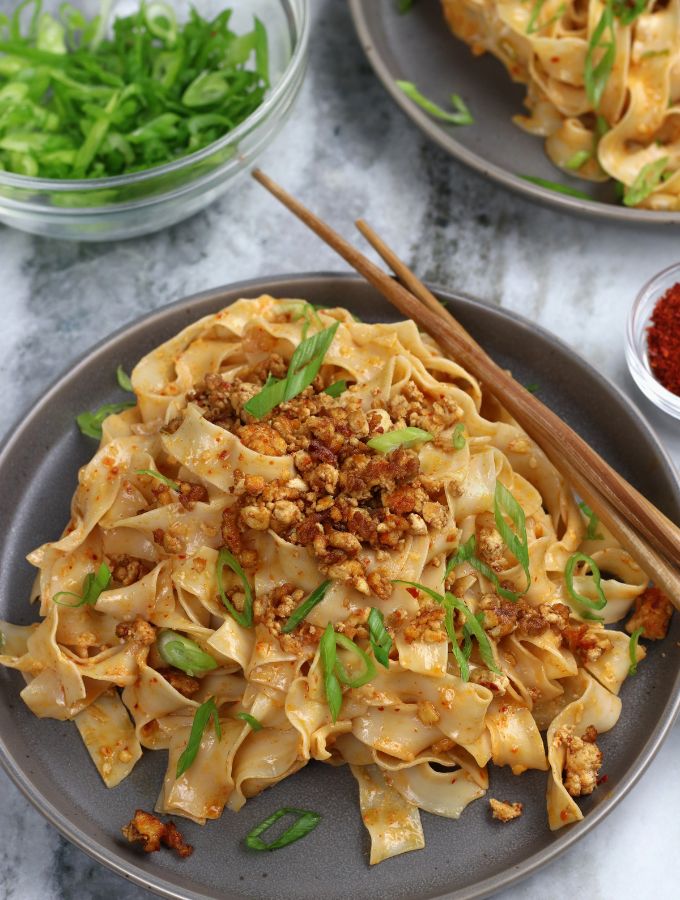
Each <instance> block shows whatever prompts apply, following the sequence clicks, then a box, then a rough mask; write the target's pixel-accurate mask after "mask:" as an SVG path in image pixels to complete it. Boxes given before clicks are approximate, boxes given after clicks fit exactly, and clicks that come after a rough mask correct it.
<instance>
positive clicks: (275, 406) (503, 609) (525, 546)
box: [0, 296, 670, 863]
mask: <svg viewBox="0 0 680 900" xmlns="http://www.w3.org/2000/svg"><path fill="white" fill-rule="evenodd" d="M132 388H133V389H134V393H135V394H136V400H137V403H136V405H135V406H134V407H132V408H129V409H124V410H123V411H121V412H118V413H115V414H112V415H109V416H108V417H106V418H103V424H102V425H101V431H102V436H101V443H100V447H99V450H98V451H97V453H96V454H95V456H94V457H93V459H92V460H91V462H89V463H88V464H87V465H86V466H84V467H83V468H82V469H81V471H80V474H79V484H78V488H77V490H76V493H75V495H74V498H73V502H72V510H71V519H70V521H69V523H68V525H67V527H66V529H65V531H64V533H63V536H62V537H61V538H60V539H59V540H57V541H55V542H54V543H49V544H45V545H43V546H42V547H39V548H38V549H37V550H34V551H33V552H32V553H31V554H30V555H29V560H30V562H31V563H32V564H33V565H34V566H36V567H37V568H38V570H39V576H38V581H37V588H36V590H35V594H36V595H39V609H40V616H41V621H40V623H39V624H34V625H29V626H15V625H11V624H9V623H0V629H1V631H2V635H3V641H2V647H1V648H0V652H1V653H2V655H1V656H0V662H1V663H2V664H4V665H6V666H10V667H12V668H15V669H18V670H20V671H21V672H22V673H23V675H24V677H25V679H26V682H27V685H26V687H25V688H24V689H23V691H22V693H21V696H22V698H23V700H24V702H25V703H26V704H27V706H28V707H29V708H30V709H31V710H32V711H33V712H34V713H35V714H36V715H37V716H41V717H52V718H56V719H59V720H73V721H74V722H75V724H76V726H77V728H78V730H79V732H80V735H81V737H82V739H83V741H84V743H85V746H86V747H87V750H88V752H89V753H90V756H91V757H92V760H93V762H94V764H95V765H96V767H97V769H98V770H99V772H100V774H101V777H102V779H103V780H104V782H105V784H106V785H107V786H108V787H115V786H116V785H117V784H119V783H120V782H121V780H122V779H124V778H125V777H126V776H127V775H129V773H130V772H131V770H132V769H133V767H134V765H135V763H136V762H137V761H138V760H139V758H140V756H141V753H142V748H146V749H149V750H163V751H166V752H167V755H168V768H167V774H166V777H165V780H164V783H163V785H162V787H161V790H160V795H159V798H158V802H157V806H156V810H157V811H158V812H161V813H168V814H172V815H180V816H185V817H187V818H189V819H192V820H193V821H195V822H198V823H201V824H203V823H205V822H206V821H207V820H208V819H216V818H218V817H219V816H220V815H221V814H222V811H223V809H224V807H225V806H226V807H228V808H229V809H230V810H233V811H236V810H238V809H240V808H241V807H242V806H243V804H244V803H245V802H246V800H247V799H248V798H249V797H253V796H255V795H257V794H259V793H260V792H261V791H262V790H264V789H265V788H266V787H269V786H270V785H273V784H276V783H277V782H278V781H280V780H281V779H283V778H286V777H288V776H291V775H293V774H294V773H295V772H296V771H297V770H298V769H300V768H301V767H302V766H304V765H306V764H307V762H309V760H310V759H316V760H321V761H324V762H328V763H330V764H331V765H341V764H345V763H347V764H349V765H350V767H351V771H352V773H353V774H354V776H355V778H356V780H357V782H358V795H359V802H360V805H361V812H362V817H363V821H364V823H365V825H366V827H367V829H368V831H369V833H370V836H371V862H372V863H375V862H380V861H381V860H383V859H385V858H387V857H390V856H394V855H396V854H398V853H402V852H405V851H407V850H413V849H417V848H420V847H423V846H424V837H423V831H422V827H421V821H420V812H419V810H426V811H428V812H431V813H434V814H436V815H440V816H446V817H449V818H452V819H456V818H458V817H459V816H460V815H461V813H462V812H463V810H464V809H465V807H466V806H467V805H468V804H469V803H471V802H472V801H474V800H476V799H479V798H481V797H483V796H484V795H485V793H486V792H487V789H488V772H487V766H488V764H489V763H493V764H495V765H497V766H506V765H507V766H510V767H511V769H512V771H513V773H515V774H521V773H522V772H524V771H526V770H527V769H539V770H541V771H544V772H545V773H546V784H547V811H548V824H549V826H550V828H552V829H557V828H560V827H562V826H563V825H566V824H569V823H570V822H574V821H576V820H578V819H581V818H582V817H583V814H582V812H581V810H580V809H579V806H578V803H577V802H576V801H577V799H578V797H580V796H582V795H586V794H590V793H591V792H592V791H593V790H594V789H595V787H596V785H597V779H598V770H599V767H600V764H601V761H602V757H601V753H600V750H599V748H598V747H597V743H596V738H597V735H598V734H599V733H601V732H604V731H608V730H609V729H611V728H612V727H613V726H614V725H615V724H616V721H617V719H618V717H619V713H620V710H621V700H620V699H619V697H618V694H619V690H620V688H621V685H622V683H623V681H624V680H625V678H626V677H627V675H628V674H629V671H631V669H633V670H634V667H635V665H637V662H638V660H640V659H642V658H643V657H644V655H645V651H644V649H643V648H642V647H641V646H640V645H639V642H638V639H639V636H640V627H645V633H644V637H646V638H654V637H662V636H663V633H664V632H665V628H666V627H667V624H668V618H669V617H670V612H669V611H668V610H667V605H666V602H665V599H664V598H662V597H661V598H659V596H658V592H655V591H650V590H649V589H648V582H649V579H648V577H647V575H646V574H645V573H644V572H643V571H642V570H641V569H640V567H639V566H638V565H637V564H636V562H635V561H634V560H633V559H631V557H630V556H629V554H628V553H626V552H625V551H624V550H622V549H621V548H620V547H619V546H618V545H617V544H616V542H615V541H614V540H613V538H612V536H611V535H610V534H609V533H608V531H607V529H606V528H604V527H603V526H602V524H601V523H599V522H598V521H597V519H596V517H595V516H594V515H593V514H592V513H591V511H590V510H588V509H587V507H583V505H582V504H581V508H579V504H578V503H577V500H576V499H575V498H574V495H573V493H572V491H571V489H570V488H569V485H568V484H567V483H566V482H565V480H564V478H563V477H562V476H561V475H560V474H559V473H558V472H557V471H556V469H555V468H554V467H553V466H552V465H551V463H550V462H549V460H548V459H547V458H546V456H545V455H544V454H543V452H542V451H541V450H540V448H539V447H537V446H536V444H535V443H533V442H532V441H531V440H530V439H529V438H528V437H527V435H526V434H525V433H524V432H523V431H522V430H521V429H520V428H519V427H518V426H517V424H516V423H515V422H514V421H513V420H512V419H511V418H510V417H509V416H508V414H507V413H506V412H505V411H504V409H503V408H502V406H501V405H500V404H499V402H498V400H497V399H495V398H494V397H493V395H492V394H490V393H489V392H488V391H487V390H486V389H484V388H483V387H482V386H481V385H480V384H479V383H478V382H477V381H476V380H475V379H474V378H473V377H472V376H471V375H470V374H469V373H468V372H466V371H465V369H463V368H462V367H461V366H459V365H457V364H456V363H455V362H453V361H451V360H449V359H446V358H444V357H443V356H442V354H441V352H440V351H439V349H438V347H437V345H436V344H435V342H434V341H433V340H432V339H431V338H430V337H428V336H427V335H424V334H421V333H420V332H419V331H418V329H417V327H416V325H415V324H414V323H413V322H410V321H406V322H399V323H396V324H394V323H390V324H384V325H383V324H377V325H376V324H364V323H362V322H359V321H357V320H356V319H355V318H354V317H353V316H352V315H351V314H350V313H349V312H347V311H346V310H343V309H341V308H337V309H325V308H317V307H312V306H311V305H310V304H308V303H306V302H305V301H301V300H275V299H273V298H271V297H268V296H263V297H260V298H259V299H257V300H240V301H238V302H236V303H234V304H233V305H232V306H230V307H228V308H227V309H224V310H222V311H221V312H218V313H217V314H215V315H211V316H208V317H206V318H204V319H201V320H200V321H198V322H196V323H195V324H192V325H190V326H189V327H188V328H185V329H184V330H183V331H182V332H181V333H180V334H179V335H177V336H176V337H174V338H173V339H171V340H170V341H168V342H166V343H165V344H163V345H161V346H160V347H159V348H158V349H156V350H154V351H153V352H151V353H150V354H148V355H147V356H146V357H144V358H143V359H142V360H141V361H140V362H139V364H138V365H137V366H136V368H135V369H134V371H133V373H132ZM95 418H96V417H95ZM97 427H98V426H97V425H96V423H95V426H94V433H96V428H97ZM633 604H635V605H636V613H635V615H634V617H633V619H632V620H631V622H630V623H629V626H630V627H629V630H630V631H634V634H633V636H632V637H629V635H628V634H626V633H624V631H622V630H616V629H609V628H605V625H610V624H612V623H615V622H618V621H620V620H621V619H623V618H624V617H625V616H626V615H627V613H628V612H629V610H630V609H631V606H632V605H633ZM650 610H652V612H653V613H654V615H655V616H656V619H654V622H653V621H652V618H650V616H651V613H650ZM655 623H656V626H657V628H656V631H655V630H654V627H652V626H653V625H654V624H655ZM635 626H640V627H635ZM542 734H545V735H546V737H545V739H544V737H543V736H542ZM546 742H547V744H546ZM546 747H547V749H546ZM329 777H332V774H331V773H329ZM507 799H510V798H501V800H507ZM537 799H538V798H537ZM494 802H495V803H496V807H495V808H494V811H495V812H496V811H497V810H498V809H500V810H501V812H500V813H499V815H498V817H502V811H503V808H505V806H506V804H504V803H503V802H501V803H500V804H499V803H497V802H496V798H494ZM515 806H518V805H517V804H515ZM519 811H521V808H520V810H519ZM319 812H320V813H321V814H323V812H324V811H323V809H321V810H319ZM515 814H517V811H516V810H515ZM311 827H313V825H312V826H311ZM253 840H255V839H253Z"/></svg>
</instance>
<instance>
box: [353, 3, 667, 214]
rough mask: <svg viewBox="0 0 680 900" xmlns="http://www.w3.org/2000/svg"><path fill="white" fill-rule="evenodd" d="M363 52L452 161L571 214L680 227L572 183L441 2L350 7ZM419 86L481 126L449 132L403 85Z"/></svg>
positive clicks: (493, 65) (594, 187) (503, 80)
mask: <svg viewBox="0 0 680 900" xmlns="http://www.w3.org/2000/svg"><path fill="white" fill-rule="evenodd" d="M349 5H350V10H351V13H352V18H353V19H354V24H355V26H356V30H357V34H358V36H359V40H360V41H361V45H362V47H363V49H364V52H365V53H366V56H367V57H368V59H369V62H370V63H371V65H372V66H373V68H374V70H375V72H376V74H377V75H378V77H379V78H380V80H381V81H382V83H383V84H384V86H385V88H386V89H387V90H388V92H389V93H390V94H391V96H392V98H393V99H394V100H395V101H396V102H397V103H398V104H399V106H400V107H401V108H402V109H403V110H404V112H405V113H406V115H407V116H408V117H409V118H410V119H411V120H412V121H413V122H415V124H416V125H417V126H418V127H419V128H420V129H421V131H423V132H425V134H426V135H427V136H428V137H430V138H431V139H432V140H433V141H436V143H438V144H439V145H440V146H441V147H443V148H444V150H446V151H447V152H448V153H450V154H451V156H453V157H455V158H456V159H459V160H460V161H461V162H464V163H466V165H468V166H471V167H472V168H473V169H476V170H477V171H478V172H480V173H481V174H482V175H484V176H486V177H487V178H492V179H494V180H495V181H497V182H499V183H500V184H503V185H504V186H505V187H509V188H512V189H513V190H515V191H518V192H519V193H521V194H524V195H526V196H527V197H531V198H532V199H534V200H539V201H540V202H542V203H545V204H549V205H550V206H554V207H556V208H558V209H561V210H563V211H565V212H576V213H580V214H582V215H586V216H589V217H592V218H603V219H612V220H614V221H618V222H627V223H629V224H638V225H642V224H644V225H664V224H665V225H668V224H678V223H680V212H653V211H652V210H645V209H629V208H628V207H625V206H622V205H621V204H620V203H619V201H618V200H617V198H616V194H615V191H614V183H613V182H609V183H606V184H594V183H592V182H589V181H583V180H582V179H580V178H570V177H569V176H568V175H566V174H565V173H563V172H561V171H560V170H559V169H557V168H556V167H555V166H553V165H552V163H551V162H550V160H549V159H548V157H547V156H546V155H545V151H544V149H543V139H542V138H539V137H535V136H534V135H531V134H527V132H525V131H522V129H521V128H519V127H518V126H517V125H515V124H513V122H512V116H514V115H517V114H521V113H523V112H525V111H526V110H525V108H524V106H523V99H524V94H525V87H524V85H521V84H514V83H513V82H512V81H511V80H510V76H509V75H508V73H507V72H506V70H505V66H503V65H502V64H501V63H500V62H499V61H498V60H497V59H495V58H494V57H492V56H491V55H490V54H488V53H487V54H485V55H484V56H473V55H472V52H471V51H470V48H469V47H468V46H467V44H464V43H463V42H462V41H459V40H458V38H456V37H454V35H453V34H452V33H451V31H450V30H449V28H448V26H447V24H446V22H445V20H444V15H443V13H442V8H441V3H440V2H439V0H416V2H415V3H414V5H413V7H412V8H411V10H410V11H409V12H408V13H407V14H405V15H401V14H400V13H399V12H398V10H397V2H396V0H350V3H349ZM397 80H404V81H412V82H414V83H415V84H416V85H417V87H418V88H419V90H421V91H422V93H423V94H425V96H426V97H429V98H430V99H431V100H434V101H435V102H436V103H438V104H440V105H441V106H443V107H444V108H448V106H449V97H450V96H451V94H452V93H457V94H460V95H461V96H462V97H463V99H464V100H465V102H466V103H467V104H468V106H469V107H470V110H471V112H472V114H473V116H474V120H475V121H474V124H473V125H466V126H455V125H447V124H446V123H445V122H439V121H437V120H436V119H433V118H432V116H429V115H428V114H427V113H426V112H424V111H423V110H422V109H420V107H418V106H417V105H416V104H415V103H413V102H412V101H411V100H409V99H408V98H407V97H406V96H405V94H404V93H403V92H402V91H401V90H400V89H399V88H398V87H397V86H396V84H395V82H396V81H397ZM522 175H532V176H535V177H539V178H543V179H546V180H548V181H554V182H558V183H561V184H564V185H568V186H569V187H572V188H575V189H577V190H579V191H582V192H583V193H585V194H588V195H589V197H591V198H592V199H590V200H584V199H581V198H578V197H570V196H567V195H565V194H560V193H558V192H556V191H553V190H550V189H549V188H545V187H540V186H538V185H535V184H532V183H531V182H529V181H525V180H524V179H523V178H522Z"/></svg>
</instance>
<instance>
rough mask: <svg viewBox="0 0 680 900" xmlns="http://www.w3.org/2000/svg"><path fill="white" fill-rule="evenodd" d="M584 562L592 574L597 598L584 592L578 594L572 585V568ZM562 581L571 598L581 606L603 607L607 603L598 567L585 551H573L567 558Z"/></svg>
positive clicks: (590, 607)
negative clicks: (587, 595) (594, 598)
mask: <svg viewBox="0 0 680 900" xmlns="http://www.w3.org/2000/svg"><path fill="white" fill-rule="evenodd" d="M580 562H582V563H585V564H586V565H587V566H588V568H589V569H590V571H591V572H592V575H593V585H594V587H595V593H596V594H597V600H591V599H590V597H586V596H585V595H584V594H579V592H578V591H577V590H576V588H575V587H574V568H575V567H576V565H577V564H578V563H580ZM564 581H565V583H566V585H567V591H568V593H569V596H570V597H571V599H572V600H575V601H576V603H579V604H580V605H581V606H585V607H587V608H588V609H597V610H599V609H604V608H605V606H606V605H607V598H606V596H605V593H604V591H603V590H602V580H601V576H600V569H599V568H598V565H597V563H596V562H595V560H594V559H593V558H592V557H591V556H586V554H585V553H574V554H572V556H570V557H569V559H568V560H567V564H566V566H565V567H564ZM586 618H590V616H586Z"/></svg>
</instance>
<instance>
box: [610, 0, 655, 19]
mask: <svg viewBox="0 0 680 900" xmlns="http://www.w3.org/2000/svg"><path fill="white" fill-rule="evenodd" d="M610 2H611V5H612V10H613V12H614V15H615V16H616V18H617V19H618V20H619V21H620V22H621V24H622V25H631V24H632V23H633V22H634V21H635V20H636V19H637V17H638V16H640V15H642V13H643V12H644V11H645V9H646V8H647V4H648V0H610Z"/></svg>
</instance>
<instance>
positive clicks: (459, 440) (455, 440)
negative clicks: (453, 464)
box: [451, 422, 465, 450]
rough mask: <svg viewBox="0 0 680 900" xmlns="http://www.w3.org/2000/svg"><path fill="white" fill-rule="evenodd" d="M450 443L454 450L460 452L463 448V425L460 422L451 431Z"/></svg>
mask: <svg viewBox="0 0 680 900" xmlns="http://www.w3.org/2000/svg"><path fill="white" fill-rule="evenodd" d="M451 443H452V444H453V449H454V450H462V449H463V447H464V446H465V425H463V423H462V422H459V423H458V424H457V425H456V427H455V428H454V429H453V434H452V436H451Z"/></svg>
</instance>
